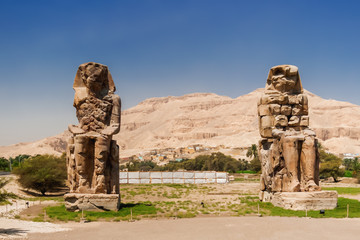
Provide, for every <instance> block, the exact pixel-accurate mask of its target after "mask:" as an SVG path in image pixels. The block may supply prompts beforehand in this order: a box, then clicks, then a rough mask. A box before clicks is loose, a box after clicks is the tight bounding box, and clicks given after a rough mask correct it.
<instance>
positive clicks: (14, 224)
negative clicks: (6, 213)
mask: <svg viewBox="0 0 360 240" xmlns="http://www.w3.org/2000/svg"><path fill="white" fill-rule="evenodd" d="M67 230H70V228H67V227H64V226H60V225H58V224H53V223H48V222H29V221H21V220H15V219H8V218H0V240H2V239H27V235H28V234H29V233H53V232H58V231H67ZM48 239H49V238H48Z"/></svg>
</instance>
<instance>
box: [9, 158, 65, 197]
mask: <svg viewBox="0 0 360 240" xmlns="http://www.w3.org/2000/svg"><path fill="white" fill-rule="evenodd" d="M14 173H15V174H17V175H18V176H19V179H18V181H19V183H20V185H21V186H22V187H24V188H29V189H33V190H37V191H39V192H41V194H42V195H45V193H46V192H48V191H51V190H55V189H57V188H59V187H62V186H65V179H66V176H67V174H66V160H65V154H63V155H62V156H61V157H56V156H53V155H38V156H35V157H30V158H28V159H26V160H25V161H24V162H23V163H22V164H21V166H20V167H18V168H16V169H14Z"/></svg>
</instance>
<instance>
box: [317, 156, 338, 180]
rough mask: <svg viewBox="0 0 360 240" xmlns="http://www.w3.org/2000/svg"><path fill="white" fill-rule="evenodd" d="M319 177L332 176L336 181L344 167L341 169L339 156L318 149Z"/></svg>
mask: <svg viewBox="0 0 360 240" xmlns="http://www.w3.org/2000/svg"><path fill="white" fill-rule="evenodd" d="M319 152H320V177H322V178H328V177H333V178H334V181H335V182H337V181H338V177H342V176H343V175H344V169H341V168H340V166H341V164H342V160H341V158H339V157H337V156H335V155H334V154H331V153H327V152H325V151H324V150H322V149H321V150H320V151H319Z"/></svg>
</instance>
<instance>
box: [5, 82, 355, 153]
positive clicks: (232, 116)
mask: <svg viewBox="0 0 360 240" xmlns="http://www.w3.org/2000/svg"><path fill="white" fill-rule="evenodd" d="M263 90H264V89H261V88H259V89H256V90H254V91H252V92H250V93H247V94H245V95H241V96H239V97H237V98H231V97H228V96H221V95H217V94H215V93H190V94H186V95H183V96H167V97H156V98H149V99H146V100H144V101H142V102H140V103H139V104H138V105H136V106H134V107H132V108H129V109H127V110H124V111H122V123H121V131H120V133H119V134H117V135H115V136H114V139H116V140H117V141H118V144H119V146H120V147H121V152H120V156H121V157H126V156H131V155H133V154H137V153H141V152H143V151H149V150H151V149H161V148H169V147H170V148H179V147H186V146H190V145H194V144H202V145H205V146H212V147H214V146H219V145H224V146H227V147H230V148H238V147H241V148H244V147H248V146H250V145H251V144H254V143H257V141H258V140H259V139H260V135H259V133H258V119H257V100H258V98H259V97H260V96H261V94H262V92H263ZM304 92H305V94H307V95H308V98H309V107H310V110H309V116H310V127H311V128H313V129H314V130H315V131H316V133H317V136H318V138H319V139H320V140H321V142H322V144H323V145H324V146H325V147H327V148H328V149H329V151H331V152H334V153H337V154H340V153H348V152H350V153H358V152H360V144H359V143H358V139H359V138H360V128H359V127H357V126H358V124H357V123H358V122H359V120H360V106H358V105H355V104H352V103H348V102H343V101H337V100H333V99H329V100H326V99H323V98H321V97H319V96H317V95H316V94H313V93H311V92H309V91H306V90H305V91H304ZM69 136H70V133H69V132H67V130H65V131H64V132H63V133H60V134H58V135H56V136H52V137H49V138H45V139H41V140H39V141H35V142H30V143H18V144H14V145H10V146H0V156H3V157H10V156H12V157H13V156H16V155H19V154H30V155H33V154H36V153H38V154H44V153H50V154H57V155H58V154H61V152H62V150H64V149H65V146H66V139H67V138H68V137H69Z"/></svg>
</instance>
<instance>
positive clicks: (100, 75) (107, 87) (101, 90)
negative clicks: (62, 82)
mask: <svg viewBox="0 0 360 240" xmlns="http://www.w3.org/2000/svg"><path fill="white" fill-rule="evenodd" d="M73 88H74V90H75V92H76V93H77V92H79V93H80V92H81V93H82V94H83V92H84V89H86V90H87V91H86V92H87V94H90V95H93V96H97V97H104V96H106V95H107V94H108V93H109V92H112V93H113V92H115V90H116V89H115V85H114V81H113V79H112V77H111V74H110V72H109V70H108V67H107V66H105V65H102V64H100V63H94V62H88V63H84V64H81V65H80V66H79V69H78V71H77V73H76V76H75V81H74V85H73Z"/></svg>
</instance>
